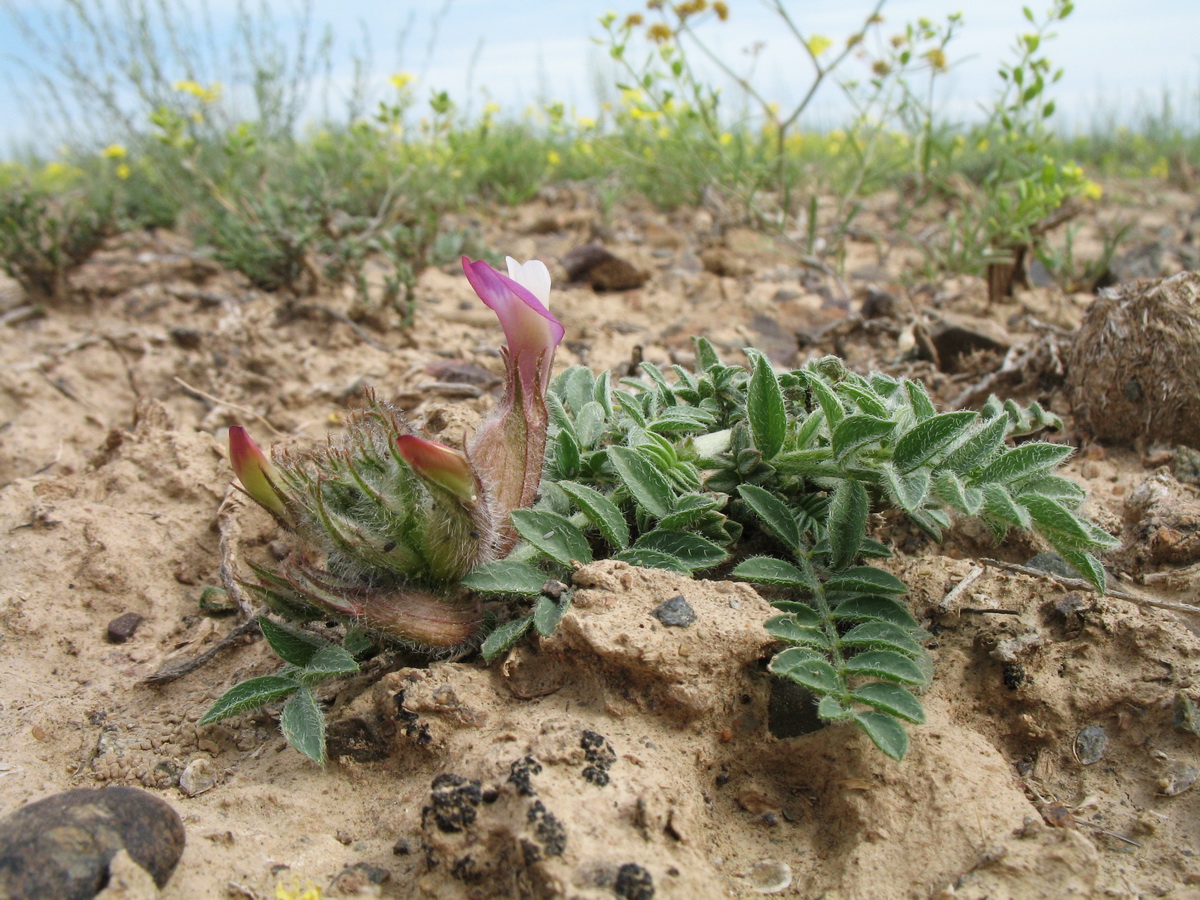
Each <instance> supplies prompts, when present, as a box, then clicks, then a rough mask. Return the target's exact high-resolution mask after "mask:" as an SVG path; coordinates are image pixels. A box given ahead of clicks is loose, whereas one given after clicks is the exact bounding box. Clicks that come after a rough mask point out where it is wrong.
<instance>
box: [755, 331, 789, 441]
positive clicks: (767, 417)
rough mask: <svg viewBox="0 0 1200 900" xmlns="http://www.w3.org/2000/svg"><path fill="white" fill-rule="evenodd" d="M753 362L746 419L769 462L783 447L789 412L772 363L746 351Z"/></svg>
mask: <svg viewBox="0 0 1200 900" xmlns="http://www.w3.org/2000/svg"><path fill="white" fill-rule="evenodd" d="M747 355H749V356H751V357H752V358H753V360H754V373H753V374H752V375H751V376H750V386H749V388H748V389H747V392H746V416H747V418H749V420H750V433H751V434H752V435H753V436H754V446H755V447H757V448H758V449H759V450H761V451H762V455H763V458H764V459H770V458H771V457H772V456H774V455H775V454H776V453H778V452H779V451H780V450H781V449H782V448H783V439H784V437H785V436H786V435H787V410H786V408H785V407H784V405H783V390H782V389H781V388H780V387H779V378H778V377H777V376H776V375H775V370H774V369H772V368H771V363H770V361H769V360H768V359H767V358H766V357H765V356H764V355H763V354H761V353H753V352H752V351H747Z"/></svg>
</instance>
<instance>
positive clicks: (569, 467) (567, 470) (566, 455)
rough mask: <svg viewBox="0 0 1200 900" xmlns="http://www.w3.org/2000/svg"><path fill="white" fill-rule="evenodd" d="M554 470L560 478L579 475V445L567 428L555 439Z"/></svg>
mask: <svg viewBox="0 0 1200 900" xmlns="http://www.w3.org/2000/svg"><path fill="white" fill-rule="evenodd" d="M554 468H555V470H557V475H558V477H559V478H575V477H577V476H578V475H579V445H578V444H577V443H576V442H575V438H574V437H572V436H571V432H569V431H567V430H566V429H565V428H564V429H562V430H561V431H559V432H558V434H557V435H556V436H555V438H554Z"/></svg>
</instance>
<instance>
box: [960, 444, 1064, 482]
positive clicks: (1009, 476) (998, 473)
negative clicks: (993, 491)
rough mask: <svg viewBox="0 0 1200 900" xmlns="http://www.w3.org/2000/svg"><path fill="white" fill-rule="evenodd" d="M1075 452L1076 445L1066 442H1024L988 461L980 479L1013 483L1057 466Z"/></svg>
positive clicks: (981, 480)
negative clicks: (1066, 443) (1071, 445)
mask: <svg viewBox="0 0 1200 900" xmlns="http://www.w3.org/2000/svg"><path fill="white" fill-rule="evenodd" d="M1074 452H1075V448H1074V447H1069V446H1067V445H1065V444H1049V443H1046V442H1044V441H1033V442H1031V443H1028V444H1022V445H1021V446H1020V447H1014V448H1013V449H1011V450H1008V451H1006V452H1005V453H1004V454H1002V455H1001V456H998V457H997V458H996V459H994V460H992V461H991V462H990V463H988V465H987V466H986V467H985V468H984V470H983V471H982V472H980V473H979V479H978V480H979V481H980V482H981V483H983V482H995V483H997V484H1012V483H1013V482H1014V481H1019V480H1020V479H1022V478H1029V477H1031V476H1033V475H1037V474H1039V473H1041V472H1046V471H1049V470H1050V469H1053V468H1055V467H1057V466H1058V465H1059V463H1061V462H1062V461H1063V460H1065V459H1066V458H1067V457H1068V456H1070V455H1071V454H1072V453H1074Z"/></svg>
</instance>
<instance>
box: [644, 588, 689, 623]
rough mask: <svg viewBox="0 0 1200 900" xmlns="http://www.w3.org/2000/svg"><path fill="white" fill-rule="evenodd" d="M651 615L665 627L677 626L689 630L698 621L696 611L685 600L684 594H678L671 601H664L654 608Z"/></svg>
mask: <svg viewBox="0 0 1200 900" xmlns="http://www.w3.org/2000/svg"><path fill="white" fill-rule="evenodd" d="M650 615H652V616H654V618H656V619H658V621H660V622H662V623H663V624H664V625H675V626H677V627H679V628H687V627H688V626H689V625H691V624H692V623H693V622H695V621H696V611H695V610H694V609H692V605H691V604H690V603H688V602H687V600H685V599H684V597H683V594H676V595H675V596H674V597H672V598H671V599H670V600H664V601H663V602H662V603H660V604H658V606H656V607H654V609H653V610H652V611H651V613H650Z"/></svg>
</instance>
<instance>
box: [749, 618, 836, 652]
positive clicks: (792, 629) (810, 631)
mask: <svg viewBox="0 0 1200 900" xmlns="http://www.w3.org/2000/svg"><path fill="white" fill-rule="evenodd" d="M763 627H764V628H765V629H767V634H769V635H771V637H773V638H776V639H778V640H781V641H787V642H788V643H790V644H803V645H804V646H806V647H816V648H817V649H820V650H828V649H829V636H828V635H827V634H826V633H825V630H824V629H822V628H820V627H814V626H812V625H801V624H800V623H799V622H797V621H796V618H795V617H794V616H790V615H788V616H772V617H771V618H769V619H767V621H765V622H764V623H763Z"/></svg>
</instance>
